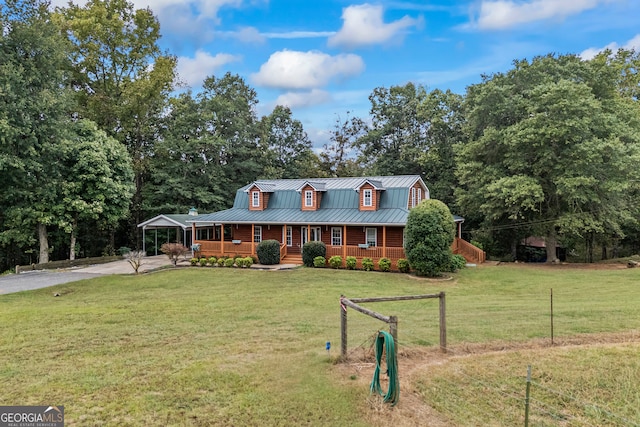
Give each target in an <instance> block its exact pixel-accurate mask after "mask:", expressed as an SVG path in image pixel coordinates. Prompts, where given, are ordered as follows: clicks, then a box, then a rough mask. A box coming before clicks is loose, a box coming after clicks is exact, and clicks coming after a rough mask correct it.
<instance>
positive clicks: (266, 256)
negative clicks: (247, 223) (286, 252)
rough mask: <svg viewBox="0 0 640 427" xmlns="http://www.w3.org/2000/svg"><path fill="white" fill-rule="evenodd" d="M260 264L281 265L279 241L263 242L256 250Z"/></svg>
mask: <svg viewBox="0 0 640 427" xmlns="http://www.w3.org/2000/svg"><path fill="white" fill-rule="evenodd" d="M256 252H257V254H258V260H259V261H260V264H264V265H274V264H280V242H278V241H277V240H263V241H262V242H260V243H258V247H257V248H256Z"/></svg>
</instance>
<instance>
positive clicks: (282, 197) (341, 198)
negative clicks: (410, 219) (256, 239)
mask: <svg viewBox="0 0 640 427" xmlns="http://www.w3.org/2000/svg"><path fill="white" fill-rule="evenodd" d="M418 181H420V182H422V180H421V178H420V177H419V176H418V175H405V176H393V177H357V178H314V179H286V180H261V181H259V182H260V184H261V185H263V186H266V187H268V188H269V189H273V193H271V196H270V197H269V204H268V206H267V208H266V209H265V210H262V211H252V210H249V209H248V207H249V194H248V190H249V189H250V188H251V187H253V186H254V185H255V184H256V183H251V184H248V185H246V186H244V187H242V188H240V189H239V190H238V191H237V192H236V198H235V201H234V203H233V208H231V209H227V210H224V211H220V212H215V213H211V214H203V215H199V216H197V217H192V218H191V221H192V222H196V223H234V224H292V225H297V224H301V225H304V224H328V225H345V224H346V225H404V224H405V223H406V222H407V215H408V213H409V210H408V209H407V203H408V200H409V191H410V190H409V189H410V188H411V187H412V186H413V185H414V184H415V183H416V182H418ZM365 182H369V183H372V184H373V185H375V186H376V187H377V188H382V189H384V190H383V191H381V192H380V204H379V208H378V210H376V211H361V210H360V209H359V208H358V206H359V203H360V198H359V197H360V196H359V194H358V192H357V191H356V190H357V189H359V188H360V186H362V184H364V183H365ZM306 183H314V186H315V187H316V188H322V189H323V190H325V191H323V193H322V199H321V202H320V207H319V208H318V209H317V210H315V211H303V210H302V209H301V199H300V193H299V190H300V189H301V188H302V187H303V186H304V185H305V184H306ZM423 184H424V183H423ZM425 188H426V186H425ZM427 192H428V190H427ZM427 194H428V193H427Z"/></svg>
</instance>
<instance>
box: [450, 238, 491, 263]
mask: <svg viewBox="0 0 640 427" xmlns="http://www.w3.org/2000/svg"><path fill="white" fill-rule="evenodd" d="M452 249H453V253H454V254H459V255H462V256H463V257H464V258H465V259H466V260H467V262H470V263H475V264H482V263H483V262H485V260H486V258H487V254H486V253H485V252H484V251H483V250H482V249H480V248H477V247H475V246H473V245H472V244H471V243H469V242H467V241H465V240H462V239H460V238H458V237H456V239H455V240H454V242H453V245H452Z"/></svg>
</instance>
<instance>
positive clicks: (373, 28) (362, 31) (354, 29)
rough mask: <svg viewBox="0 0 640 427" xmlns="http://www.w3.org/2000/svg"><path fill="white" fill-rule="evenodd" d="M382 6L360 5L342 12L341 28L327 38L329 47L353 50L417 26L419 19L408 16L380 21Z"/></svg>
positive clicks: (384, 40) (378, 42) (386, 39)
mask: <svg viewBox="0 0 640 427" xmlns="http://www.w3.org/2000/svg"><path fill="white" fill-rule="evenodd" d="M382 14H383V9H382V6H374V5H371V4H366V3H365V4H362V5H357V6H349V7H346V8H344V9H343V10H342V20H343V24H342V28H341V29H340V31H338V33H337V34H336V35H334V36H332V37H330V38H329V46H341V47H346V48H355V47H358V46H366V45H372V44H380V43H385V42H388V41H390V40H392V39H394V38H395V37H397V36H398V35H399V34H401V33H402V31H403V30H406V29H408V28H411V27H415V26H419V25H420V24H421V22H422V20H421V19H414V18H410V17H408V16H405V17H403V18H402V19H399V20H397V21H394V22H391V23H388V24H386V23H384V21H383V20H382Z"/></svg>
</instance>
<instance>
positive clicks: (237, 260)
mask: <svg viewBox="0 0 640 427" xmlns="http://www.w3.org/2000/svg"><path fill="white" fill-rule="evenodd" d="M234 262H235V263H236V265H237V266H238V267H242V266H243V265H244V257H241V256H237V257H235V258H234Z"/></svg>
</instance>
